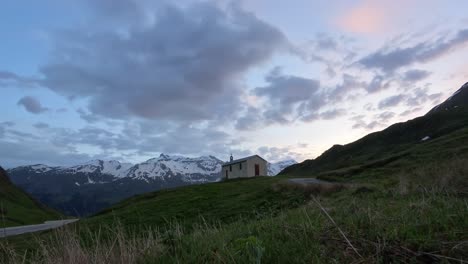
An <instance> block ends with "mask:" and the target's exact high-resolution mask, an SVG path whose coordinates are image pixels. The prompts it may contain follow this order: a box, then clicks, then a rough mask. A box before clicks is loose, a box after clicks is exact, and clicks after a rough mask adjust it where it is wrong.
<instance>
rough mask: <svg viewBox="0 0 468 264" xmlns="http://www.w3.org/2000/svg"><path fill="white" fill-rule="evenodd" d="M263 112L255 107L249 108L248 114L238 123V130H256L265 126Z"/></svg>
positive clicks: (238, 120)
mask: <svg viewBox="0 0 468 264" xmlns="http://www.w3.org/2000/svg"><path fill="white" fill-rule="evenodd" d="M260 113H261V110H260V109H258V108H254V107H249V108H248V109H247V112H246V113H245V114H244V115H243V116H242V117H240V118H238V119H237V121H236V125H235V127H236V129H237V130H254V129H257V128H259V127H261V126H262V125H263V120H262V119H261V116H260Z"/></svg>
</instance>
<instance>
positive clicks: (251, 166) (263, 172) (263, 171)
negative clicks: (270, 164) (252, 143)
mask: <svg viewBox="0 0 468 264" xmlns="http://www.w3.org/2000/svg"><path fill="white" fill-rule="evenodd" d="M255 164H258V165H259V166H260V175H259V176H267V174H268V173H267V162H266V161H264V160H263V159H261V158H259V157H257V156H254V157H252V158H250V159H248V160H247V175H248V177H255Z"/></svg>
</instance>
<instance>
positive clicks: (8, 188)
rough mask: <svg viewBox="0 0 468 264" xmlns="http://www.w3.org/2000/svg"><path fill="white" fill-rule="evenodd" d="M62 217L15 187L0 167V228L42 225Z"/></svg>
mask: <svg viewBox="0 0 468 264" xmlns="http://www.w3.org/2000/svg"><path fill="white" fill-rule="evenodd" d="M58 218H60V215H59V214H58V213H57V212H55V211H53V210H51V209H48V208H46V207H45V206H43V205H41V204H39V203H38V202H36V201H35V200H34V199H33V198H31V197H30V196H29V195H27V194H26V193H24V192H23V191H21V190H20V189H18V188H17V187H16V186H14V185H13V184H12V183H11V181H10V179H9V178H8V175H7V174H6V172H5V170H3V168H1V167H0V227H8V226H19V225H27V224H37V223H42V222H44V221H46V220H53V219H58Z"/></svg>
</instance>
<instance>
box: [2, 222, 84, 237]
mask: <svg viewBox="0 0 468 264" xmlns="http://www.w3.org/2000/svg"><path fill="white" fill-rule="evenodd" d="M78 220H79V219H67V220H57V221H46V222H44V223H43V224H38V225H25V226H15V227H7V228H0V238H1V237H9V236H16V235H21V234H26V233H34V232H39V231H44V230H50V229H55V228H59V227H61V226H64V225H68V224H71V223H73V222H76V221H78Z"/></svg>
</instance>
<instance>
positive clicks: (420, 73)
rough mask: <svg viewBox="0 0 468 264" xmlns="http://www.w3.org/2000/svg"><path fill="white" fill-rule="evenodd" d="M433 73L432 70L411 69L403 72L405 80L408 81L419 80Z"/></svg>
mask: <svg viewBox="0 0 468 264" xmlns="http://www.w3.org/2000/svg"><path fill="white" fill-rule="evenodd" d="M429 75H431V72H429V71H425V70H417V69H415V70H409V71H406V72H405V73H404V74H403V80H404V81H407V82H417V81H420V80H423V79H425V78H427V77H429Z"/></svg>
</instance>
